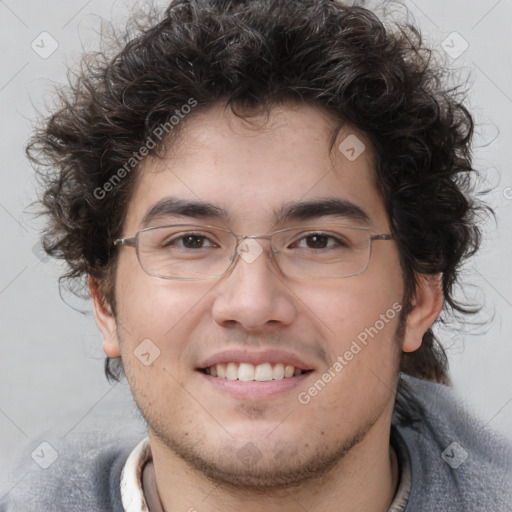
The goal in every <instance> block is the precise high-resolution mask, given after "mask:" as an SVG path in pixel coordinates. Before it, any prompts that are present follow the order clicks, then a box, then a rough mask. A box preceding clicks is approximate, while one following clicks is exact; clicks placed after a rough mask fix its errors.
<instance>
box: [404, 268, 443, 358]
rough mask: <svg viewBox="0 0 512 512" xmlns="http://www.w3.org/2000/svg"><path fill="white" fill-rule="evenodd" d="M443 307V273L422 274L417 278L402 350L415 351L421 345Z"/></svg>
mask: <svg viewBox="0 0 512 512" xmlns="http://www.w3.org/2000/svg"><path fill="white" fill-rule="evenodd" d="M442 309H443V287H442V274H435V275H425V274H421V275H419V276H418V277H417V280H416V293H415V296H414V297H413V299H412V309H411V311H410V312H409V315H408V316H407V319H406V327H405V336H404V343H403V347H402V350H403V351H404V352H414V351H415V350H418V349H419V348H420V346H421V342H422V340H423V335H424V334H425V332H427V330H428V329H429V327H431V326H432V324H433V323H434V322H435V320H436V318H437V317H438V316H439V314H440V313H441V310H442Z"/></svg>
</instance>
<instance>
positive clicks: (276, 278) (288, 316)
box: [212, 240, 297, 331]
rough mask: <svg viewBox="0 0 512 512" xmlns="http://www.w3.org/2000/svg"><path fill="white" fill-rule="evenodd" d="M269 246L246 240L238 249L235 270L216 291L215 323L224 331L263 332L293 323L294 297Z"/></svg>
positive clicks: (294, 313)
mask: <svg viewBox="0 0 512 512" xmlns="http://www.w3.org/2000/svg"><path fill="white" fill-rule="evenodd" d="M267 244H268V242H266V243H265V242H257V241H256V240H244V241H243V242H242V243H241V244H240V245H239V247H238V250H237V252H238V258H237V261H236V262H235V265H234V268H232V270H231V271H230V272H229V273H228V274H226V275H225V276H223V277H222V278H221V282H220V283H219V284H218V286H217V287H216V292H217V294H216V297H215V301H214V304H213V308H212V314H213V318H214V320H215V321H216V322H217V323H218V324H219V325H221V326H223V327H228V326H230V325H238V326H240V327H243V328H244V329H246V330H247V331H262V330H265V329H267V328H275V327H276V326H286V325H289V324H291V323H292V322H293V320H294V318H295V316H296V314H297V309H296V305H295V300H294V295H293V293H292V291H291V290H290V289H289V286H288V285H287V284H286V283H285V278H284V276H283V275H282V274H281V272H280V271H279V269H278V267H277V265H276V263H275V261H274V259H273V258H272V256H271V250H270V247H268V248H267V249H266V250H264V249H263V247H262V246H263V245H265V246H266V245H267Z"/></svg>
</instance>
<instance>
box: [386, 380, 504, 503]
mask: <svg viewBox="0 0 512 512" xmlns="http://www.w3.org/2000/svg"><path fill="white" fill-rule="evenodd" d="M402 381H403V383H404V384H405V386H406V387H407V388H408V389H409V392H410V395H409V398H410V399H412V400H414V401H415V402H416V404H419V405H420V408H421V409H422V413H421V418H420V421H416V422H415V423H414V424H412V425H406V424H402V425H400V424H398V423H396V422H395V423H396V425H395V426H396V431H395V432H396V435H398V436H400V438H401V439H402V440H403V441H404V443H405V446H406V447H407V452H408V455H409V459H410V462H411V472H412V489H411V495H410V498H409V505H408V507H407V509H406V510H407V512H409V511H410V512H414V511H416V510H422V512H429V511H436V512H444V511H464V512H473V511H474V512H476V511H482V510H494V511H496V512H507V511H511V510H512V444H511V443H510V442H508V441H507V440H505V439H504V438H503V437H502V436H500V435H499V434H497V433H496V432H493V431H492V430H490V429H489V428H488V427H487V426H486V425H484V423H483V422H482V421H480V420H479V419H477V418H476V417H475V416H474V415H473V414H472V413H471V412H470V411H469V410H468V408H467V407H466V406H465V405H464V404H463V403H462V400H461V399H460V398H459V397H458V396H457V395H456V393H455V392H454V391H453V390H452V389H451V388H450V387H448V386H444V385H442V384H436V383H432V382H427V381H424V380H420V379H416V378H414V377H409V376H402Z"/></svg>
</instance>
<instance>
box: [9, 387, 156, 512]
mask: <svg viewBox="0 0 512 512" xmlns="http://www.w3.org/2000/svg"><path fill="white" fill-rule="evenodd" d="M112 398H113V397H112ZM146 435H147V433H146V429H145V425H144V423H143V422H142V421H141V420H140V419H139V418H138V417H137V415H136V414H134V411H133V408H132V407H131V406H130V405H128V404H127V402H124V403H117V402H116V401H115V400H106V401H105V403H104V404H102V407H100V408H98V410H96V411H92V412H91V413H90V414H89V415H88V418H87V420H86V421H84V422H82V424H81V425H80V427H77V428H76V429H73V430H72V431H71V432H69V433H66V434H65V435H64V436H62V435H60V436H59V435H56V434H55V432H53V431H49V432H46V433H45V434H44V435H42V436H39V437H38V438H37V439H35V440H31V441H30V442H29V443H27V445H26V447H25V448H24V450H23V451H22V453H21V455H19V456H18V461H17V464H16V465H15V467H14V469H13V470H12V471H11V475H10V478H9V482H8V484H7V485H4V487H5V488H2V489H0V512H15V511H16V512H35V511H37V512H41V511H43V510H52V511H55V512H60V511H62V512H64V511H65V512H74V511H83V510H87V511H88V512H107V511H108V512H122V506H121V499H120V476H121V471H122V469H123V466H124V463H125V462H126V460H127V458H128V456H129V454H130V452H131V451H132V450H133V448H134V447H135V446H136V445H137V444H138V443H139V442H140V440H141V439H143V438H144V437H145V436H146Z"/></svg>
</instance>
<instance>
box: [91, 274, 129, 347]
mask: <svg viewBox="0 0 512 512" xmlns="http://www.w3.org/2000/svg"><path fill="white" fill-rule="evenodd" d="M87 282H88V285H89V291H90V293H91V297H92V301H93V306H94V318H95V320H96V325H97V326H98V329H99V330H100V331H101V334H103V350H104V352H105V354H107V355H108V356H110V357H119V356H120V355H121V347H120V344H119V338H118V336H117V325H116V319H115V317H114V315H113V313H112V310H111V308H110V306H109V305H106V304H104V302H103V299H102V297H101V293H100V289H99V286H98V283H97V281H96V280H95V279H94V278H93V277H92V276H89V277H88V280H87Z"/></svg>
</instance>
